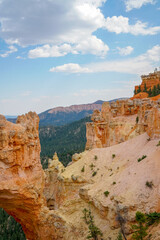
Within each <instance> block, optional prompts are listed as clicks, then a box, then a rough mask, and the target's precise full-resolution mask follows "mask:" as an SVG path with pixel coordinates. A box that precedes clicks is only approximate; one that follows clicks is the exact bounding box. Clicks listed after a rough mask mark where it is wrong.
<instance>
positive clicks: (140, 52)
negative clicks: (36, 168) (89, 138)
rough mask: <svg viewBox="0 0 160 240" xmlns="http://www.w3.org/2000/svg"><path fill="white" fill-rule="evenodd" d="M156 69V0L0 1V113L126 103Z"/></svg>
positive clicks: (159, 34)
mask: <svg viewBox="0 0 160 240" xmlns="http://www.w3.org/2000/svg"><path fill="white" fill-rule="evenodd" d="M159 66H160V1H159V0H68V1H66V0H21V1H19V0H14V1H13V0H0V75H1V77H0V83H1V88H0V90H1V91H0V93H1V94H0V113H1V114H5V115H17V114H23V113H26V112H28V111H36V112H37V113H40V112H42V111H45V110H47V109H49V108H53V107H56V106H69V105H72V104H82V103H90V102H94V101H96V100H98V99H102V100H106V101H107V100H110V99H113V98H118V97H130V96H132V95H133V88H134V85H136V84H139V83H140V75H141V74H147V73H149V72H152V71H154V68H155V67H159Z"/></svg>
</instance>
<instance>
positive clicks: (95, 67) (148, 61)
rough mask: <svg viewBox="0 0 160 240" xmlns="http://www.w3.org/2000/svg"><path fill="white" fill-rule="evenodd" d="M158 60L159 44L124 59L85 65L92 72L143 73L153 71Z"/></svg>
mask: <svg viewBox="0 0 160 240" xmlns="http://www.w3.org/2000/svg"><path fill="white" fill-rule="evenodd" d="M159 61H160V45H156V46H154V47H153V48H152V49H149V50H148V51H147V52H146V53H144V54H142V55H139V56H137V57H134V58H128V59H125V60H119V61H118V60H116V61H105V62H101V63H94V64H90V65H88V66H86V67H87V68H88V69H89V70H91V71H92V72H121V73H131V74H144V73H148V72H149V71H153V69H154V68H155V66H157V65H159Z"/></svg>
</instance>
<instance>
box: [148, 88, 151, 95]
mask: <svg viewBox="0 0 160 240" xmlns="http://www.w3.org/2000/svg"><path fill="white" fill-rule="evenodd" d="M148 96H149V97H151V96H152V90H151V88H150V89H149V91H148Z"/></svg>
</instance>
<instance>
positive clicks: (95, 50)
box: [28, 36, 109, 58]
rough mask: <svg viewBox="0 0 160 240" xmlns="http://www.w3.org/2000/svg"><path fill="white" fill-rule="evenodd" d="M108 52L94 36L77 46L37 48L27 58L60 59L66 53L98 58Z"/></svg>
mask: <svg viewBox="0 0 160 240" xmlns="http://www.w3.org/2000/svg"><path fill="white" fill-rule="evenodd" d="M108 50H109V47H108V46H107V45H106V44H104V43H103V42H102V40H100V39H98V38H97V37H96V36H90V37H88V38H87V39H84V40H82V41H81V42H79V43H78V44H72V45H71V44H62V45H60V46H56V45H54V46H50V45H48V44H46V45H44V46H41V47H37V48H35V49H33V50H30V51H29V54H28V56H29V58H40V57H61V56H65V55H67V54H68V53H72V54H79V53H82V54H86V53H90V54H93V55H98V56H102V57H103V56H105V55H106V54H107V52H108Z"/></svg>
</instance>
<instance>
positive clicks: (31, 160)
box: [0, 112, 61, 239]
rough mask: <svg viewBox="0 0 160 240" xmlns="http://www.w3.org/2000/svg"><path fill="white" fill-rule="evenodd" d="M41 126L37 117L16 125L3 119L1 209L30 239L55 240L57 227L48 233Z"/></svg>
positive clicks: (0, 127)
mask: <svg viewBox="0 0 160 240" xmlns="http://www.w3.org/2000/svg"><path fill="white" fill-rule="evenodd" d="M38 126H39V117H38V115H37V114H36V113H32V112H30V113H28V114H26V115H22V116H20V117H18V119H17V124H13V123H10V122H8V121H7V120H6V119H5V117H3V116H2V115H1V116H0V206H1V207H3V208H4V209H5V210H6V211H7V212H8V213H9V214H10V215H12V216H13V217H14V218H15V219H16V220H17V221H18V222H19V223H21V225H22V227H23V230H24V232H25V234H26V237H27V238H28V239H52V236H53V233H54V224H53V226H52V229H51V230H48V228H50V227H49V226H47V221H48V220H47V218H46V217H47V214H48V208H47V207H46V200H45V198H44V196H43V189H44V172H43V169H42V166H41V163H40V142H39V133H38ZM54 218H55V219H56V216H55V217H53V218H52V219H51V222H52V221H53V220H55V219H54ZM59 220H60V219H59ZM59 220H58V221H59ZM60 221H61V220H60ZM53 223H54V221H53ZM49 236H50V238H49ZM55 236H56V234H55ZM55 239H56V238H55Z"/></svg>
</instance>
